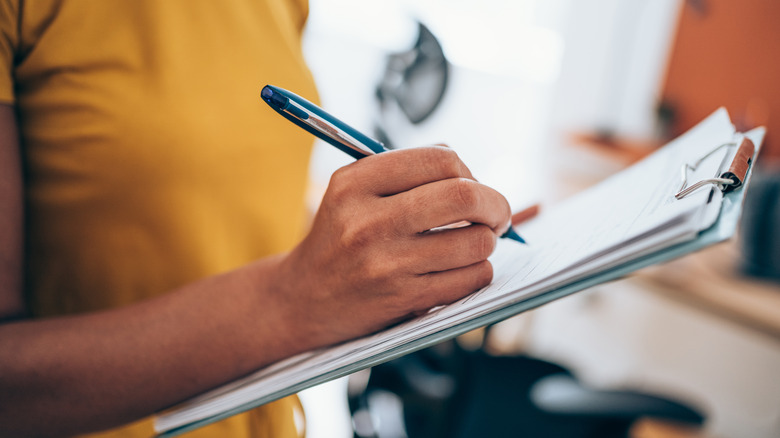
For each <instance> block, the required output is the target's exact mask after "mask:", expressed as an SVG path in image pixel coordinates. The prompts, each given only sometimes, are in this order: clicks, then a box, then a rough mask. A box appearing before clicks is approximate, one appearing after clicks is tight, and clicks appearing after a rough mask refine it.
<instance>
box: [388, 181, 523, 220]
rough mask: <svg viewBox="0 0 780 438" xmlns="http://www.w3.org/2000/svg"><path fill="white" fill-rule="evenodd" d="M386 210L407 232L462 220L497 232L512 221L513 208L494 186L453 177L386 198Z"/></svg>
mask: <svg viewBox="0 0 780 438" xmlns="http://www.w3.org/2000/svg"><path fill="white" fill-rule="evenodd" d="M386 202H387V204H386V206H385V208H387V213H388V214H391V215H394V216H396V217H397V218H399V220H398V222H400V224H401V226H402V227H404V228H405V230H404V231H405V232H407V233H422V232H424V231H427V230H430V229H433V228H436V227H441V226H445V225H449V224H453V223H456V222H461V221H468V222H471V223H478V224H484V225H487V226H488V227H490V229H492V230H493V231H494V232H496V233H498V232H499V231H502V230H504V229H505V228H506V226H507V224H508V222H509V216H510V211H511V210H510V208H509V203H508V202H507V201H506V199H505V198H504V197H503V196H502V195H501V194H500V193H498V192H496V191H495V190H493V189H491V188H490V187H488V186H485V185H482V184H480V183H478V182H476V181H474V180H471V179H466V178H450V179H445V180H441V181H435V182H432V183H428V184H425V185H422V186H420V187H416V188H414V189H412V190H409V191H406V192H403V193H399V194H397V195H395V196H392V197H390V198H386Z"/></svg>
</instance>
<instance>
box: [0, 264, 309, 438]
mask: <svg viewBox="0 0 780 438" xmlns="http://www.w3.org/2000/svg"><path fill="white" fill-rule="evenodd" d="M278 265H279V258H278V257H277V258H270V259H266V260H263V261H260V262H257V263H255V264H253V265H250V266H248V267H246V268H242V269H240V270H238V271H234V272H232V273H230V274H228V275H223V276H219V277H215V278H211V279H207V280H205V281H202V282H199V283H195V284H193V285H189V286H186V287H184V288H182V289H180V290H177V291H174V292H172V293H170V294H167V295H165V296H163V297H160V298H158V299H154V300H149V301H146V302H143V303H139V304H137V305H132V306H128V307H125V308H122V309H117V310H111V311H105V312H100V313H95V314H87V315H80V316H71V317H62V318H54V319H48V320H29V321H23V322H16V323H8V324H5V325H3V326H0V352H2V353H1V354H0V425H2V427H0V429H2V430H6V431H10V430H13V429H14V428H17V427H18V428H20V429H19V430H20V431H23V430H25V428H29V427H34V428H35V430H36V431H37V432H39V433H40V432H42V430H41V427H44V428H45V430H43V432H52V433H55V432H56V433H58V434H68V433H71V432H83V431H85V430H89V429H94V428H106V427H111V426H115V425H118V424H122V423H126V422H129V421H132V420H135V419H138V418H142V417H144V416H147V415H149V414H151V413H153V412H155V411H157V410H159V409H162V408H164V407H167V406H169V405H172V404H174V403H176V402H178V401H181V400H183V399H185V398H188V397H190V396H193V395H195V394H197V393H200V392H203V391H205V390H207V389H209V388H212V387H214V386H217V385H219V384H221V383H223V382H226V381H228V380H231V379H233V378H236V377H238V376H241V375H243V374H246V373H248V372H250V371H252V370H255V369H257V368H259V367H262V366H263V365H266V364H269V363H272V362H274V361H276V360H279V359H282V358H284V357H287V356H290V355H293V354H295V353H298V352H300V351H302V350H305V349H307V348H310V346H309V345H307V343H306V340H305V339H296V337H297V336H298V335H296V333H298V332H296V325H297V324H298V322H296V321H294V318H292V317H290V314H291V312H290V310H288V309H287V306H286V304H285V301H284V299H283V298H284V297H280V296H279V294H278V293H276V292H277V289H276V287H275V285H274V278H275V274H276V273H277V271H278ZM42 419H45V420H44V421H45V424H42Z"/></svg>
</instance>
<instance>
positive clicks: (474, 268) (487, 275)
mask: <svg viewBox="0 0 780 438" xmlns="http://www.w3.org/2000/svg"><path fill="white" fill-rule="evenodd" d="M492 280H493V266H492V265H491V264H490V262H489V261H487V260H484V261H481V262H479V263H475V264H473V265H469V266H464V267H462V268H458V269H452V270H449V271H444V272H433V273H430V274H425V275H422V276H420V278H419V279H418V286H419V287H418V288H416V289H414V290H416V291H417V295H416V296H415V299H416V306H415V307H417V310H425V309H430V308H432V307H435V306H440V305H443V304H450V303H452V302H455V301H457V300H459V299H461V298H463V297H465V296H466V295H468V294H470V293H472V292H474V291H476V290H478V289H480V288H482V287H485V286H487V285H488V284H490V282H491V281H492Z"/></svg>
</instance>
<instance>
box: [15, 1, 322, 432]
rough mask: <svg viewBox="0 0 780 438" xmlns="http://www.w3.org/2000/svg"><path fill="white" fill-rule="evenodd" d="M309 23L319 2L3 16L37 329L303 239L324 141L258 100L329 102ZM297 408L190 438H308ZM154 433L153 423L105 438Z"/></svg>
mask: <svg viewBox="0 0 780 438" xmlns="http://www.w3.org/2000/svg"><path fill="white" fill-rule="evenodd" d="M307 13H308V5H307V4H306V2H305V0H230V1H223V0H165V1H161V0H126V1H121V0H93V1H89V0H66V1H61V0H28V1H24V0H0V102H6V103H14V104H15V106H16V108H17V110H18V114H19V124H20V129H21V137H22V144H23V151H24V159H25V170H26V177H27V179H26V200H27V206H28V209H27V222H26V224H27V227H28V228H27V244H28V246H27V264H26V266H27V268H28V275H27V291H26V293H27V301H28V304H29V306H30V308H31V309H32V311H33V312H34V314H35V315H36V316H47V315H60V314H69V313H78V312H85V311H91V310H97V309H103V308H108V307H116V306H121V305H124V304H128V303H132V302H135V301H138V300H141V299H144V298H147V297H151V296H155V295H158V294H161V293H165V292H166V291H169V290H171V289H173V288H175V287H177V286H179V285H181V284H184V283H187V282H191V281H193V280H196V279H198V278H201V277H204V276H208V275H211V274H215V273H218V272H222V271H225V270H229V269H232V268H235V267H237V266H239V265H242V264H245V263H247V262H248V261H250V260H253V259H256V258H259V257H263V256H266V255H269V254H272V253H278V252H281V251H284V250H287V249H290V248H291V247H292V246H293V245H294V244H295V243H296V242H297V241H298V240H299V239H300V238H301V236H302V232H303V228H304V219H305V212H304V203H303V196H304V188H305V185H306V174H307V169H308V159H309V153H310V147H311V144H312V138H311V136H310V135H309V134H307V133H305V132H303V131H302V130H300V129H299V128H297V127H295V126H293V125H292V124H291V123H289V122H287V121H285V120H283V119H282V118H280V117H279V116H278V115H277V114H276V113H274V112H273V111H271V110H270V109H269V108H267V107H266V106H265V103H263V102H262V101H261V100H260V98H259V95H260V90H261V88H262V86H263V85H265V84H274V85H279V86H281V87H284V88H287V89H291V90H296V92H297V93H298V94H301V95H304V96H308V97H311V98H315V90H314V84H313V81H312V79H311V77H310V74H309V72H308V70H307V69H306V67H305V65H304V60H303V57H302V54H301V50H300V43H301V41H300V37H301V30H302V27H303V25H304V22H305V19H306V15H307ZM259 317H261V316H259ZM271 335H273V334H271ZM204 341H205V342H207V341H208V340H204ZM151 384H154V383H153V382H152V383H151ZM295 407H299V404H298V403H297V399H295V398H290V399H285V400H281V401H280V402H277V403H273V404H270V405H267V406H264V407H262V408H260V409H258V410H257V411H256V412H253V413H252V415H243V416H238V417H233V418H231V419H229V420H226V421H224V422H221V423H219V424H217V425H214V426H211V427H207V428H204V429H200V430H198V431H196V432H195V433H194V434H193V435H190V436H197V437H203V436H214V437H216V436H219V437H231V438H232V437H242V436H259V437H265V436H268V437H286V436H295V427H294V425H293V420H292V419H293V409H294V408H295ZM151 434H152V431H151V422H150V421H149V420H145V421H141V422H139V423H137V424H135V425H132V426H130V427H128V428H124V429H123V430H120V431H115V432H112V433H109V434H106V435H101V436H112V437H113V436H117V437H118V436H122V437H136V436H139V437H145V438H147V437H149V436H151Z"/></svg>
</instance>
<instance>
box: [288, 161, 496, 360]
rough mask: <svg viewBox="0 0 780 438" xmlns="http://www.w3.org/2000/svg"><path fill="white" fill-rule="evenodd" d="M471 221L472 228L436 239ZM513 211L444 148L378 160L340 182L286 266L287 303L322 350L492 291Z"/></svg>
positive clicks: (340, 176) (356, 166)
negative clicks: (499, 245)
mask: <svg viewBox="0 0 780 438" xmlns="http://www.w3.org/2000/svg"><path fill="white" fill-rule="evenodd" d="M459 221H468V222H469V223H471V225H469V226H465V227H462V228H455V229H442V230H437V231H428V230H431V229H434V228H437V227H440V226H443V225H447V224H452V223H455V222H459ZM509 222H510V208H509V204H508V203H507V201H506V199H504V197H503V196H502V195H500V194H499V193H498V192H496V191H495V190H493V189H491V188H489V187H487V186H485V185H482V184H480V183H478V182H476V181H475V180H474V178H473V176H472V175H471V172H470V171H469V170H468V168H467V167H466V166H465V165H464V164H463V162H462V161H461V160H460V159H459V158H458V157H457V155H456V154H455V152H454V151H452V150H451V149H447V148H444V147H427V148H417V149H405V150H398V151H391V152H386V153H383V154H378V155H373V156H370V157H367V158H364V159H362V160H359V161H357V162H355V163H352V164H350V165H348V166H345V167H343V168H341V169H339V170H338V171H337V172H336V173H335V174H334V175H333V177H332V179H331V182H330V185H329V187H328V190H327V191H326V193H325V196H324V198H323V202H322V204H321V206H320V209H319V211H318V212H317V215H316V217H315V220H314V223H313V226H312V229H311V232H310V233H309V235H308V236H307V237H306V238H305V239H304V241H303V242H302V243H301V244H300V245H299V246H298V247H297V248H295V249H294V250H293V251H292V252H291V253H290V254H289V255H287V256H286V258H285V259H284V260H283V262H282V263H281V264H280V274H281V275H282V278H283V279H285V280H284V281H280V282H279V284H280V288H281V290H280V296H279V298H280V299H283V300H284V301H285V303H284V304H285V305H286V306H287V308H288V309H289V311H290V312H295V313H297V321H296V324H298V327H296V328H293V329H295V330H304V331H306V333H305V336H307V337H309V339H311V340H312V342H314V343H315V344H317V345H325V344H330V343H334V342H338V341H342V340H345V339H350V338H353V337H356V336H359V335H363V334H366V333H370V332H373V331H376V330H379V329H381V328H384V327H386V326H387V325H389V324H392V323H394V322H398V321H400V320H403V319H405V318H408V317H409V316H410V315H414V314H419V313H421V312H424V311H426V310H427V309H430V308H432V307H434V306H437V305H441V304H446V303H450V302H453V301H455V300H458V299H460V298H462V297H463V296H465V295H467V294H469V293H471V292H473V291H475V290H477V289H479V288H481V287H483V286H485V285H487V284H488V283H489V282H490V281H491V279H492V275H493V270H492V266H491V265H490V262H489V261H488V260H487V258H488V256H489V255H490V254H491V253H492V251H493V249H494V248H495V244H496V238H497V236H499V235H501V234H502V233H504V232H505V231H506V229H507V228H508V226H509Z"/></svg>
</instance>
